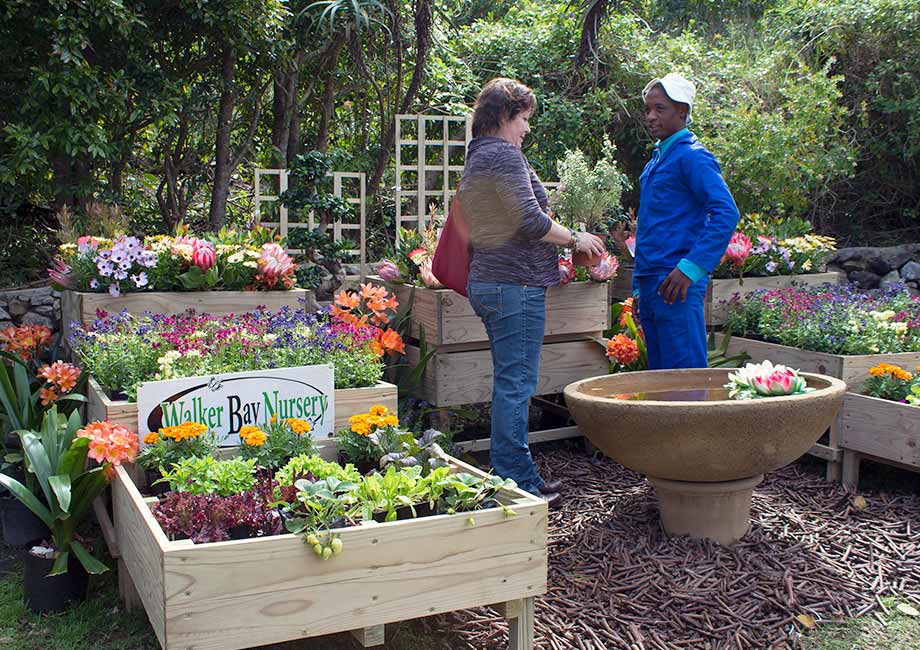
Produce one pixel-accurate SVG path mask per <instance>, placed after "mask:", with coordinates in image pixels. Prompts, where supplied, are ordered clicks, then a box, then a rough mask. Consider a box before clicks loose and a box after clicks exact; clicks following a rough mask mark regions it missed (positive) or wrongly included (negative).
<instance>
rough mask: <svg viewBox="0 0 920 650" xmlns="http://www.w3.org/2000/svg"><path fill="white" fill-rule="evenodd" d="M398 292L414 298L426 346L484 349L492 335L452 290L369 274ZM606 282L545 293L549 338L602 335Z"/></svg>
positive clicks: (413, 327) (413, 331)
mask: <svg viewBox="0 0 920 650" xmlns="http://www.w3.org/2000/svg"><path fill="white" fill-rule="evenodd" d="M371 279H372V280H374V281H375V282H378V283H381V284H383V285H385V286H386V287H387V289H389V290H390V291H392V292H393V293H395V294H396V299H397V300H398V301H399V304H400V307H402V305H404V304H405V303H406V302H408V301H409V300H410V297H411V299H412V315H411V323H410V331H409V335H410V337H411V338H413V339H416V340H417V339H419V337H420V331H421V328H424V330H425V341H426V343H427V344H428V345H434V346H437V347H438V349H439V350H448V349H458V348H461V347H466V348H468V349H469V348H478V349H484V348H488V347H489V337H488V335H487V334H486V330H485V327H483V325H482V321H481V320H480V319H479V316H477V315H476V313H475V312H474V311H473V307H472V305H470V301H469V300H468V299H466V298H464V297H463V296H461V295H460V294H459V293H457V292H455V291H452V290H450V289H428V288H427V287H414V286H411V285H405V284H393V283H391V282H384V281H383V280H381V279H380V278H378V277H373V276H372V278H371ZM609 314H610V309H609V307H608V306H607V283H606V282H571V283H569V284H566V285H563V286H555V287H550V288H549V289H548V290H547V292H546V337H547V338H549V339H550V340H552V339H553V338H558V337H560V336H563V337H570V338H571V337H572V336H575V335H581V336H582V337H584V336H600V335H601V333H602V332H603V331H604V330H605V329H607V323H608V321H609Z"/></svg>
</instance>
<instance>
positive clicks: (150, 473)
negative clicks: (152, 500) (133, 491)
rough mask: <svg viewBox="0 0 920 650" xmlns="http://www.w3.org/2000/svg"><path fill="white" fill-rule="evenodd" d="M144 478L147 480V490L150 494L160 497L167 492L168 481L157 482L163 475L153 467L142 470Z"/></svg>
mask: <svg viewBox="0 0 920 650" xmlns="http://www.w3.org/2000/svg"><path fill="white" fill-rule="evenodd" d="M144 478H145V479H146V480H147V492H148V493H149V494H150V496H154V497H161V496H163V495H164V494H166V493H167V492H169V483H167V482H166V481H163V482H162V483H157V482H156V481H159V480H160V479H161V478H163V475H162V474H160V472H159V471H157V470H155V469H148V470H144Z"/></svg>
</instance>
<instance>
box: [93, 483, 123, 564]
mask: <svg viewBox="0 0 920 650" xmlns="http://www.w3.org/2000/svg"><path fill="white" fill-rule="evenodd" d="M93 513H95V515H96V521H97V522H98V523H99V528H100V530H102V539H103V540H104V541H105V545H106V548H108V551H109V555H111V556H112V558H114V559H116V560H117V559H118V558H119V557H121V551H120V549H119V548H118V536H117V535H116V534H115V526H114V525H113V524H112V518H111V517H110V516H109V510H108V508H106V506H105V501H103V500H102V497H101V496H99V497H96V498H95V499H93Z"/></svg>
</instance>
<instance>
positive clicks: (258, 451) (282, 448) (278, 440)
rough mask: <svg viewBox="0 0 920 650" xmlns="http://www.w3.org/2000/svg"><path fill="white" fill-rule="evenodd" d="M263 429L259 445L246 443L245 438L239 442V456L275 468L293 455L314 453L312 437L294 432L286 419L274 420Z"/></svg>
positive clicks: (257, 464) (258, 464) (259, 464)
mask: <svg viewBox="0 0 920 650" xmlns="http://www.w3.org/2000/svg"><path fill="white" fill-rule="evenodd" d="M301 422H302V423H303V424H307V423H306V421H303V420H301ZM264 430H265V434H266V438H265V442H263V443H262V444H261V445H248V444H246V441H245V440H244V441H243V442H242V443H241V444H240V457H241V458H246V459H250V458H251V459H253V460H255V462H256V466H257V467H267V468H270V469H275V468H278V467H280V466H282V465H283V464H284V463H286V462H288V460H290V459H291V458H293V457H295V456H299V455H301V454H313V453H316V448H315V447H314V445H313V437H312V436H311V435H310V434H309V433H301V434H298V433H295V432H294V430H293V428H291V425H290V424H289V423H288V422H287V421H282V422H275V423H274V424H270V425H269V426H268V427H265V428H264Z"/></svg>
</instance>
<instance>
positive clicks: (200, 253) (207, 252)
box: [192, 239, 217, 271]
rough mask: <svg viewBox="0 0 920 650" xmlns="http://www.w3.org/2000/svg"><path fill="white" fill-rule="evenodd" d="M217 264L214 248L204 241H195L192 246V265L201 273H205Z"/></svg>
mask: <svg viewBox="0 0 920 650" xmlns="http://www.w3.org/2000/svg"><path fill="white" fill-rule="evenodd" d="M216 262H217V254H216V253H215V252H214V248H213V247H212V246H211V245H210V244H209V243H207V242H206V241H204V240H201V239H199V240H197V241H196V243H195V244H194V245H193V250H192V264H194V265H195V266H197V267H198V268H199V269H201V270H202V271H207V270H208V269H210V268H211V267H212V266H214V264H215V263H216Z"/></svg>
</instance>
